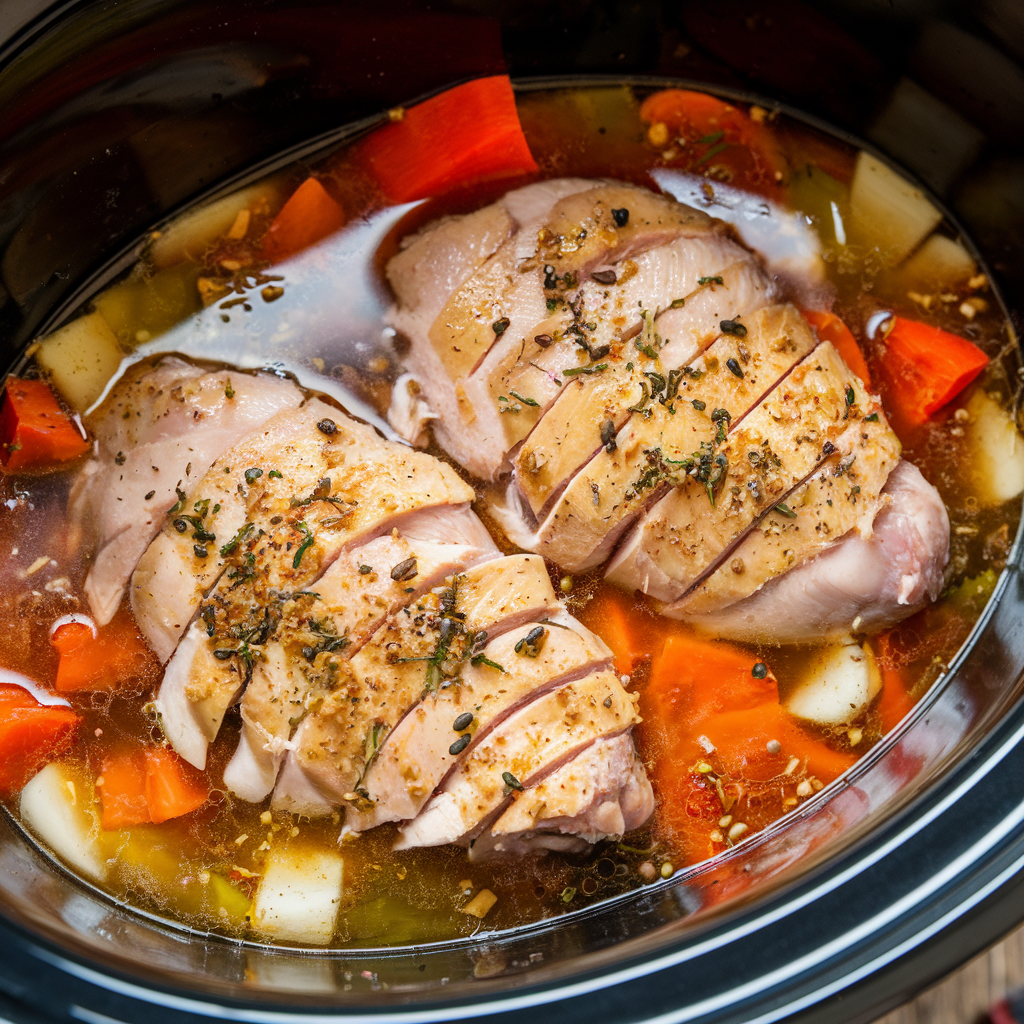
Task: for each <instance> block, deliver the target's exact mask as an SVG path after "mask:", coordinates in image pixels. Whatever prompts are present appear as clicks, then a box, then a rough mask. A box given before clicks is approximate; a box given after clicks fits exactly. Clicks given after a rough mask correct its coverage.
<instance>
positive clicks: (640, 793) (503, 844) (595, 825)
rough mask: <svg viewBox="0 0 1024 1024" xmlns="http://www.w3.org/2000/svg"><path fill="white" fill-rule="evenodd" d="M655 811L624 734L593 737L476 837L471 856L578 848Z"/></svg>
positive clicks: (520, 794)
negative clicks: (594, 738)
mask: <svg viewBox="0 0 1024 1024" xmlns="http://www.w3.org/2000/svg"><path fill="white" fill-rule="evenodd" d="M653 813H654V792H653V790H652V789H651V783H650V781H649V780H648V778H647V772H646V771H645V770H644V766H643V764H642V763H641V761H640V759H639V757H638V756H637V753H636V750H635V749H634V746H633V740H632V738H631V736H630V735H629V734H628V733H620V734H619V735H618V736H612V737H605V736H602V737H601V738H600V739H597V740H595V741H594V742H593V743H591V744H590V746H589V747H586V748H585V749H584V750H582V751H581V752H580V753H578V754H577V755H576V756H575V757H573V758H572V759H571V760H570V761H567V762H566V763H565V764H564V765H562V767H560V768H558V769H557V770H556V771H554V772H552V773H551V774H550V775H549V776H548V777H547V778H545V779H543V780H542V781H541V782H539V783H537V785H535V786H530V787H529V788H524V789H523V791H522V792H514V793H513V794H512V802H511V805H510V806H509V808H508V809H507V810H506V811H505V812H504V813H503V814H502V815H501V816H500V817H499V818H498V819H497V820H496V821H495V822H494V824H492V825H491V826H490V828H487V829H485V830H484V832H482V833H481V834H480V835H479V836H477V837H476V838H475V840H474V841H473V844H472V846H471V847H470V860H473V861H481V860H485V859H489V858H491V857H498V856H519V857H521V856H526V855H528V854H533V853H537V852H540V851H543V850H558V851H560V852H564V851H566V850H573V851H579V850H584V849H586V848H587V846H588V845H590V844H591V843H594V842H597V841H598V840H599V839H621V838H622V836H623V835H625V834H626V833H627V832H631V831H632V830H633V829H635V828H639V827H640V826H641V825H643V824H644V822H646V821H647V819H648V818H650V816H651V815H652V814H653Z"/></svg>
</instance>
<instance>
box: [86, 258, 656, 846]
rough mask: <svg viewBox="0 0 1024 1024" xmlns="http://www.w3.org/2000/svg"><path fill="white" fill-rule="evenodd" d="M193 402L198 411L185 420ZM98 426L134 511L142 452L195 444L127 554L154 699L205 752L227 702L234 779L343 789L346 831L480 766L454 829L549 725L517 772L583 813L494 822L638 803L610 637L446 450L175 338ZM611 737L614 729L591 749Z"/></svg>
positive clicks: (618, 820) (326, 806) (580, 833)
mask: <svg viewBox="0 0 1024 1024" xmlns="http://www.w3.org/2000/svg"><path fill="white" fill-rule="evenodd" d="M452 272H453V271H452V269H451V266H449V268H448V270H447V271H446V273H452ZM225 381H228V383H225ZM214 392H216V394H214ZM225 402H227V403H236V404H234V405H227V406H225V405H224V403H225ZM250 402H251V403H252V406H253V410H252V412H251V413H247V412H246V409H245V406H246V404H247V403H250ZM125 412H128V413H129V414H130V415H129V417H128V418H125V416H124V413H125ZM187 421H194V422H196V423H198V424H201V426H200V427H198V428H197V429H196V430H195V431H194V435H195V436H194V439H193V431H189V432H187V433H186V431H185V428H186V427H187V426H188V422H187ZM94 429H96V430H97V432H98V434H99V436H100V437H102V438H103V444H104V446H105V448H104V451H105V450H106V449H107V448H110V447H111V446H113V445H117V446H118V448H117V450H118V451H120V452H122V454H123V456H124V458H123V459H118V460H116V461H115V463H114V464H115V465H116V466H118V467H119V468H120V467H121V466H122V464H123V466H125V467H130V468H131V473H132V475H131V476H129V475H128V474H127V473H126V475H125V479H124V481H118V482H119V483H123V486H122V487H121V489H120V495H119V496H120V497H121V498H122V501H121V505H123V516H124V519H125V521H126V522H128V523H134V522H139V523H141V522H142V521H143V519H144V517H143V516H142V515H141V514H140V510H141V509H143V508H146V507H148V506H147V503H149V502H151V501H152V500H153V498H154V495H151V494H148V493H146V492H143V491H142V485H141V483H140V481H139V479H137V478H138V477H139V475H140V473H139V471H138V470H137V468H136V463H139V464H140V465H141V462H140V460H143V459H146V460H148V459H149V458H150V457H151V456H150V453H152V452H156V451H157V448H156V446H158V445H160V444H165V443H166V444H167V445H168V449H167V459H168V460H169V461H167V462H164V463H162V464H163V465H164V466H165V467H172V468H174V469H175V470H176V469H177V463H175V462H173V459H174V458H177V459H178V461H179V462H180V461H181V458H182V457H183V453H184V452H185V451H188V453H189V457H190V459H191V460H193V461H192V463H191V464H188V463H185V464H184V465H183V466H182V467H181V473H180V474H177V473H175V480H174V483H173V485H172V486H171V488H170V494H166V493H165V495H164V506H165V507H163V509H162V513H161V517H160V519H159V520H155V518H154V517H153V516H150V517H149V519H148V520H146V526H145V530H142V529H141V528H139V529H137V530H136V536H135V537H134V540H133V545H134V546H133V547H132V548H131V549H130V550H125V551H124V552H122V553H121V564H120V567H119V570H118V571H119V572H120V574H121V578H122V581H123V579H124V578H126V577H127V576H128V574H130V573H131V574H132V575H131V580H132V582H131V596H132V606H133V610H134V612H135V616H136V620H137V622H138V623H139V626H140V628H141V629H142V631H143V633H144V634H145V635H146V637H147V639H148V640H149V642H150V644H151V645H152V647H153V648H154V650H155V651H156V652H157V653H158V654H159V656H160V657H161V659H163V660H164V661H165V662H166V669H165V672H164V677H163V680H162V682H161V685H160V688H159V692H158V694H157V698H156V701H155V708H156V711H157V713H158V716H159V721H160V723H161V726H162V728H163V731H164V733H165V735H166V737H167V739H168V740H169V742H170V744H171V746H172V747H173V748H174V749H175V750H176V751H177V752H178V753H179V754H180V755H181V756H182V757H183V758H184V759H185V760H186V761H188V762H190V763H191V764H193V765H195V766H197V767H199V768H204V767H205V766H206V760H207V754H208V748H209V745H210V743H211V742H212V741H213V740H214V739H215V738H216V737H217V735H218V733H219V732H220V729H221V727H222V725H223V722H224V719H225V716H226V715H227V713H228V711H229V709H230V708H231V707H232V706H233V705H236V704H237V705H238V708H239V713H240V718H241V732H240V735H239V739H238V742H237V747H236V749H235V753H234V756H233V757H232V758H231V760H230V761H229V763H228V765H227V767H226V769H225V771H224V783H225V786H226V788H227V789H228V790H229V791H230V792H232V793H233V794H234V795H235V796H238V797H241V798H242V799H245V800H249V801H259V800H263V799H264V798H265V797H267V795H268V794H270V793H271V792H273V794H274V796H273V804H274V806H275V807H284V808H287V809H290V810H294V811H298V812H300V813H305V814H319V813H330V812H333V811H334V810H336V809H338V808H339V807H342V808H345V810H346V812H347V821H346V827H347V828H348V829H349V830H350V831H360V830H364V829H367V828H372V827H374V826H375V825H378V824H381V823H383V822H388V821H397V822H405V823H407V824H408V823H410V822H411V823H415V822H417V821H418V820H419V819H420V817H422V816H424V815H426V816H427V817H426V824H425V825H424V826H423V829H422V830H421V831H422V837H421V838H417V836H418V835H420V832H417V827H415V826H414V825H409V826H408V829H409V830H408V831H407V832H406V834H405V838H404V839H403V842H405V843H406V844H417V843H419V842H421V841H422V842H425V843H434V842H435V841H436V836H437V829H436V826H434V825H432V824H431V821H432V820H433V818H432V817H431V816H436V814H437V811H436V803H437V801H436V800H435V796H436V797H437V798H438V799H439V800H440V802H441V804H442V805H443V804H444V802H445V800H447V799H448V797H444V794H446V793H448V792H449V791H450V790H451V791H453V792H454V791H455V790H457V792H458V793H459V794H460V798H462V799H471V797H470V796H467V794H471V793H472V790H473V788H474V787H477V788H479V789H480V793H481V796H480V800H481V801H485V802H487V806H488V808H489V810H488V813H487V814H486V815H483V816H481V817H480V819H479V821H475V822H468V820H467V824H466V827H465V828H463V829H462V830H461V831H460V832H459V835H458V836H456V837H455V838H456V839H458V840H459V841H467V842H468V841H469V839H468V838H467V837H468V836H469V833H471V832H476V831H479V828H480V827H482V826H483V825H484V824H487V825H490V824H493V823H494V820H495V818H496V816H498V815H499V814H502V813H505V812H506V811H507V809H508V800H507V799H506V796H507V794H506V796H501V795H499V796H498V798H497V799H495V793H496V792H499V794H500V790H501V787H502V786H504V785H505V784H504V783H502V782H501V781H500V779H499V782H498V783H497V785H498V790H497V791H496V790H495V785H496V783H495V780H494V779H493V778H491V777H490V775H489V774H488V773H487V772H486V771H484V770H483V769H482V767H481V765H482V763H483V762H482V760H481V759H482V758H486V751H487V750H490V749H492V748H494V747H495V745H498V746H499V747H501V746H503V745H504V744H506V743H507V742H508V740H509V739H511V738H513V737H516V736H519V729H518V723H527V724H530V728H531V729H533V730H534V731H536V730H537V729H540V728H542V727H545V726H544V723H547V724H546V728H547V729H548V730H549V732H550V733H551V739H550V741H549V742H545V743H544V744H540V745H538V744H536V743H534V744H533V745H532V747H530V749H529V750H526V749H525V748H524V753H523V755H522V756H521V757H520V756H518V755H517V757H516V759H514V765H515V769H514V770H517V771H520V772H522V774H523V780H524V781H523V785H524V787H525V788H524V790H523V792H524V793H526V794H528V795H529V796H530V798H531V800H533V801H534V803H536V799H535V798H536V793H537V792H538V790H537V787H538V786H540V785H541V784H542V781H543V780H544V779H547V778H549V777H550V778H552V779H560V778H563V777H565V778H566V779H567V782H566V787H571V788H572V790H573V792H574V793H575V794H576V804H575V806H576V811H572V809H571V808H570V801H568V798H567V797H566V798H565V799H563V800H562V801H561V802H560V803H558V804H557V806H558V807H559V808H561V810H559V812H558V816H557V821H555V819H554V818H552V819H551V821H552V822H553V824H551V823H549V822H548V817H550V815H549V816H548V817H545V816H544V814H543V813H542V812H540V811H536V812H531V814H532V817H531V821H530V824H529V826H528V828H526V829H525V830H519V829H518V826H517V825H516V822H517V821H518V820H519V819H515V821H513V819H511V818H509V819H508V821H509V822H510V823H511V824H510V826H509V828H505V829H504V830H503V831H502V832H501V835H502V837H504V838H503V839H502V841H503V842H507V843H509V844H519V847H521V848H522V849H523V850H528V849H532V848H536V849H537V850H538V851H539V850H543V849H545V846H544V843H541V842H539V841H534V839H533V838H532V837H533V834H534V833H535V832H537V831H540V832H543V833H544V834H545V835H548V833H551V835H554V833H556V832H557V833H558V834H559V836H563V841H565V842H567V843H570V844H586V843H590V842H595V841H597V840H598V839H601V838H604V837H607V836H619V835H621V834H622V833H623V831H624V830H626V829H627V828H632V827H635V825H637V824H640V823H642V821H643V820H645V819H646V817H647V816H648V815H649V813H650V809H651V808H650V806H649V802H645V797H644V793H645V792H647V790H645V789H644V787H645V786H646V778H645V776H643V771H642V769H640V770H639V771H640V775H639V776H638V775H637V771H636V762H635V752H634V750H633V743H632V738H631V735H630V731H631V728H632V726H633V724H634V723H635V722H636V721H637V717H636V713H635V710H634V707H633V698H632V697H631V696H630V695H629V694H628V693H627V692H626V690H625V689H624V688H623V686H622V683H621V682H620V681H619V679H618V677H617V676H616V675H615V674H614V673H613V672H611V671H610V670H609V666H610V664H611V659H612V655H611V651H610V650H609V649H608V648H607V647H606V646H605V645H604V644H603V643H602V642H601V640H600V639H599V638H598V637H596V636H594V635H593V634H592V633H590V632H589V631H588V630H587V629H585V628H584V627H583V626H582V625H581V624H580V623H579V622H577V621H576V620H575V619H573V618H572V617H571V616H569V615H568V614H567V613H566V612H565V611H564V610H563V609H562V607H561V605H560V603H559V602H558V600H557V599H556V597H555V593H554V590H553V589H552V586H551V582H550V578H549V576H548V570H547V568H546V566H545V564H544V562H543V560H542V559H541V558H539V557H537V556H536V555H511V556H507V557H503V556H502V555H501V553H500V551H499V550H498V548H497V547H496V546H495V544H494V542H493V540H492V539H491V537H490V535H489V534H488V532H487V530H486V529H485V528H484V526H483V524H482V523H481V521H480V520H479V519H478V518H477V516H476V515H475V513H474V512H473V511H472V509H471V507H470V504H471V502H472V500H473V498H474V492H473V490H472V488H470V487H469V486H468V485H467V484H465V483H464V482H463V481H462V480H461V479H460V478H459V477H458V475H457V474H456V473H455V472H454V471H453V470H452V469H451V468H450V467H448V466H447V465H445V464H444V463H442V462H440V461H439V460H437V459H435V458H434V457H433V456H431V455H428V454H426V453H423V452H417V451H414V450H412V449H410V448H407V447H405V446H403V445H400V444H396V443H394V442H391V441H387V440H384V439H382V438H381V437H380V436H379V435H378V434H377V433H376V432H375V431H374V430H373V429H371V428H370V427H368V426H365V425H363V424H361V423H358V422H356V421H355V420H352V419H351V418H350V417H348V416H347V415H345V414H344V413H342V412H341V411H340V410H338V409H337V408H335V407H333V406H331V405H328V404H327V403H325V402H323V401H322V400H320V399H316V398H307V397H305V396H304V395H303V394H302V392H301V391H300V390H299V389H298V388H297V387H296V386H295V385H294V384H292V383H291V382H288V381H284V380H279V379H278V378H276V377H271V376H269V375H261V374H243V373H236V372H234V371H232V373H231V375H230V378H228V377H227V376H226V374H225V373H223V372H222V373H207V372H206V371H200V370H198V369H196V368H195V367H192V366H190V365H189V364H187V363H184V362H182V361H180V360H177V359H171V358H168V359H165V360H163V361H162V362H159V363H156V364H154V365H152V366H149V367H140V368H139V369H138V370H137V371H135V372H134V374H133V375H132V376H131V377H129V378H128V379H126V380H125V381H124V382H123V383H122V384H121V385H120V386H119V388H118V389H115V391H114V392H113V394H112V396H111V399H110V400H109V401H108V403H107V405H106V406H105V407H104V409H103V410H101V414H100V415H99V416H98V418H97V423H96V424H95V427H94ZM183 436H187V437H189V438H190V442H189V447H188V448H187V449H186V448H185V447H184V446H183V442H182V437H183ZM133 446H134V447H133ZM96 462H97V465H96V466H90V467H89V468H88V469H87V470H86V472H85V473H84V474H83V479H82V481H81V482H80V484H79V488H78V495H77V496H76V500H77V501H78V503H79V507H80V509H81V513H80V514H82V515H85V514H86V512H85V509H87V507H88V504H87V503H88V501H89V500H90V499H89V494H90V488H92V487H95V486H98V482H99V481H100V478H101V476H102V475H103V474H105V473H107V474H108V475H109V473H108V468H100V467H102V466H103V463H101V462H100V459H99V457H97V460H96ZM121 511H122V510H121V509H119V512H121ZM147 542H148V547H147V546H146V543H147ZM136 563H137V564H136ZM133 569H134V573H132V570H133ZM95 571H96V570H95V569H94V572H95ZM567 702H568V703H567ZM455 722H459V723H460V724H459V728H458V730H453V723H455ZM531 723H532V724H531ZM526 735H527V733H523V734H522V736H523V737H525V736H526ZM530 735H532V734H530ZM606 739H608V740H610V741H611V740H614V743H615V744H618V745H617V746H616V745H614V744H613V746H612V747H609V748H608V754H607V756H606V755H604V754H602V755H601V756H597V755H598V752H601V751H604V750H605V745H604V741H605V740H606ZM521 740H522V737H520V738H519V739H516V742H520V741H521ZM453 741H454V742H453ZM619 746H622V747H623V750H622V751H620V750H619ZM591 747H593V748H594V754H593V756H591V755H586V756H585V755H584V752H585V751H588V750H589V749H590V748H591ZM627 748H628V749H627ZM464 765H465V766H466V768H465V771H463V770H462V769H463V766H464ZM460 772H461V774H460ZM499 775H500V773H499ZM453 787H454V788H453ZM513 789H514V787H513ZM648 790H649V787H648ZM442 797H444V799H441V798H442ZM432 800H435V804H434V805H432V804H431V801H432ZM432 806H434V807H435V809H434V810H431V807H432ZM531 806H533V804H531ZM551 806H552V807H554V806H556V804H555V803H554V802H552V803H551ZM616 807H618V808H620V813H615V812H614V808H616ZM574 815H575V817H576V818H578V820H576V821H575V823H574ZM485 819H486V820H485ZM523 820H525V819H523ZM549 826H550V827H549ZM519 831H525V832H528V833H529V835H525V834H524V835H522V836H520V835H519V834H518V832H519ZM441 841H447V840H441Z"/></svg>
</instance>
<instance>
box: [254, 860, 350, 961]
mask: <svg viewBox="0 0 1024 1024" xmlns="http://www.w3.org/2000/svg"><path fill="white" fill-rule="evenodd" d="M343 869H344V862H343V860H342V856H341V854H340V853H337V852H335V851H334V850H324V849H321V848H319V847H315V846H309V845H305V844H299V843H290V844H289V845H288V846H287V847H286V848H283V849H282V848H275V849H273V850H271V852H270V853H269V854H267V860H266V863H265V864H264V869H263V878H262V879H261V880H260V884H259V887H258V888H257V890H256V897H255V899H254V900H253V904H252V922H253V926H254V927H255V928H256V930H257V931H259V932H260V933H261V934H262V935H264V936H265V937H266V938H268V939H271V940H278V941H283V942H298V943H302V944H303V945H307V946H325V945H326V944H327V943H328V942H330V941H331V937H332V936H333V935H334V926H335V922H336V921H337V919H338V908H339V906H340V904H341V886H342V878H343V874H344V871H343Z"/></svg>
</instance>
